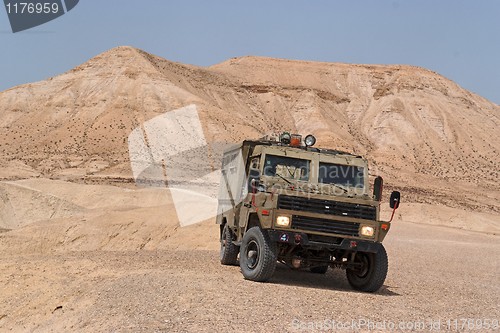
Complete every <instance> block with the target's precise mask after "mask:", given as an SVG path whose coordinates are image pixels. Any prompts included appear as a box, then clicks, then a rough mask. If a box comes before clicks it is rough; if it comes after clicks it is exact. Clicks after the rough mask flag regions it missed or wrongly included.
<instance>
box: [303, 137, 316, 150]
mask: <svg viewBox="0 0 500 333" xmlns="http://www.w3.org/2000/svg"><path fill="white" fill-rule="evenodd" d="M304 143H305V144H306V146H307V147H312V146H314V144H315V143H316V138H315V137H314V135H311V134H309V135H308V136H306V138H305V139H304Z"/></svg>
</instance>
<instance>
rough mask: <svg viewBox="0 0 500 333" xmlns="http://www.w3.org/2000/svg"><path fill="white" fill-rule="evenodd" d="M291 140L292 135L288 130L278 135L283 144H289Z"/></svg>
mask: <svg viewBox="0 0 500 333" xmlns="http://www.w3.org/2000/svg"><path fill="white" fill-rule="evenodd" d="M291 140H292V136H291V135H290V133H288V132H283V133H281V135H280V142H281V143H282V144H284V145H289V144H290V141H291Z"/></svg>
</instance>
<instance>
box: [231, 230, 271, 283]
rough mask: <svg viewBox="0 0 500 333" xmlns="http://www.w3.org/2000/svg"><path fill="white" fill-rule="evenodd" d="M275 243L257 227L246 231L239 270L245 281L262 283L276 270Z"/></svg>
mask: <svg viewBox="0 0 500 333" xmlns="http://www.w3.org/2000/svg"><path fill="white" fill-rule="evenodd" d="M276 252H277V248H276V243H273V242H271V240H270V239H269V236H268V235H267V233H265V232H263V231H262V229H260V228H259V227H253V228H250V229H248V231H247V232H246V233H245V236H244V237H243V241H242V243H241V248H240V268H241V272H242V273H243V276H244V277H245V279H247V280H252V281H258V282H264V281H267V280H269V279H270V278H271V276H272V275H273V273H274V270H275V268H276V260H277V254H276Z"/></svg>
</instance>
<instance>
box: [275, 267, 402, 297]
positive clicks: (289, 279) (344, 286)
mask: <svg viewBox="0 0 500 333" xmlns="http://www.w3.org/2000/svg"><path fill="white" fill-rule="evenodd" d="M268 283H272V284H280V285H288V286H295V287H305V288H315V289H330V290H337V291H344V292H350V293H361V292H360V291H356V290H354V289H352V287H351V286H350V285H349V282H347V278H346V276H345V271H344V270H341V269H331V268H330V269H328V272H327V273H326V274H315V273H311V272H309V271H299V270H292V269H290V268H289V267H287V266H285V265H283V264H278V266H277V267H276V271H275V272H274V275H273V277H272V278H271V280H269V282H268ZM391 288H392V287H390V286H387V285H383V286H382V287H381V288H380V289H379V290H378V291H377V292H375V293H373V294H374V295H381V296H401V295H400V294H398V293H396V292H394V291H392V290H391Z"/></svg>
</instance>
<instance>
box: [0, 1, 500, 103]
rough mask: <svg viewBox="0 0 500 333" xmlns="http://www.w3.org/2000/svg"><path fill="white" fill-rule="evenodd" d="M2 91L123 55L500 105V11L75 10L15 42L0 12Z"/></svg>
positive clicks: (267, 6) (482, 6)
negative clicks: (390, 73) (233, 61)
mask: <svg viewBox="0 0 500 333" xmlns="http://www.w3.org/2000/svg"><path fill="white" fill-rule="evenodd" d="M0 40H1V48H0V91H2V90H5V89H8V88H10V87H12V86H15V85H18V84H22V83H27V82H33V81H39V80H42V79H46V78H48V77H50V76H55V75H57V74H60V73H62V72H65V71H67V70H69V69H71V68H73V67H75V66H77V65H79V64H81V63H83V62H85V61H86V60H88V59H90V58H91V57H93V56H95V55H97V54H99V53H101V52H103V51H106V50H108V49H110V48H113V47H115V46H119V45H131V46H135V47H138V48H141V49H143V50H145V51H147V52H150V53H153V54H156V55H159V56H161V57H164V58H167V59H169V60H173V61H179V62H183V63H189V64H194V65H200V66H209V65H212V64H215V63H218V62H221V61H224V60H226V59H228V58H231V57H237V56H244V55H259V56H269V57H280V58H289V59H303V60H318V61H327V62H347V63H363V64H409V65H416V66H422V67H425V68H428V69H431V70H433V71H436V72H438V73H440V74H442V75H444V76H446V77H447V78H449V79H452V80H454V81H455V82H457V83H458V84H459V85H461V86H462V87H464V88H466V89H468V90H471V91H472V92H475V93H477V94H479V95H481V96H483V97H486V98H488V99H489V100H491V101H493V102H495V103H497V104H500V1H496V0H481V1H472V0H471V1H460V0H453V1H452V0H440V1H436V0H433V1H431V0H419V1H417V0H414V1H410V0H407V1H396V0H394V1H385V0H379V1H368V0H366V1H347V0H345V1H327V0H316V1H313V0H311V1H305V0H302V1H298V0H297V1H294V0H288V1H285V0H275V1H259V0H254V1H242V0H225V1H208V0H199V1H190V0H184V1H164V0H142V1H131V0H104V1H103V0H101V1H98V0H81V1H80V3H79V4H78V6H76V7H75V8H74V9H73V10H72V11H70V12H69V13H67V14H66V15H63V16H62V17H60V18H58V19H56V20H54V21H51V22H49V23H46V24H44V25H42V26H39V27H36V28H33V29H31V30H28V31H25V32H19V33H16V34H13V33H12V32H11V30H10V25H9V22H8V18H7V14H6V12H5V10H3V9H0Z"/></svg>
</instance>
